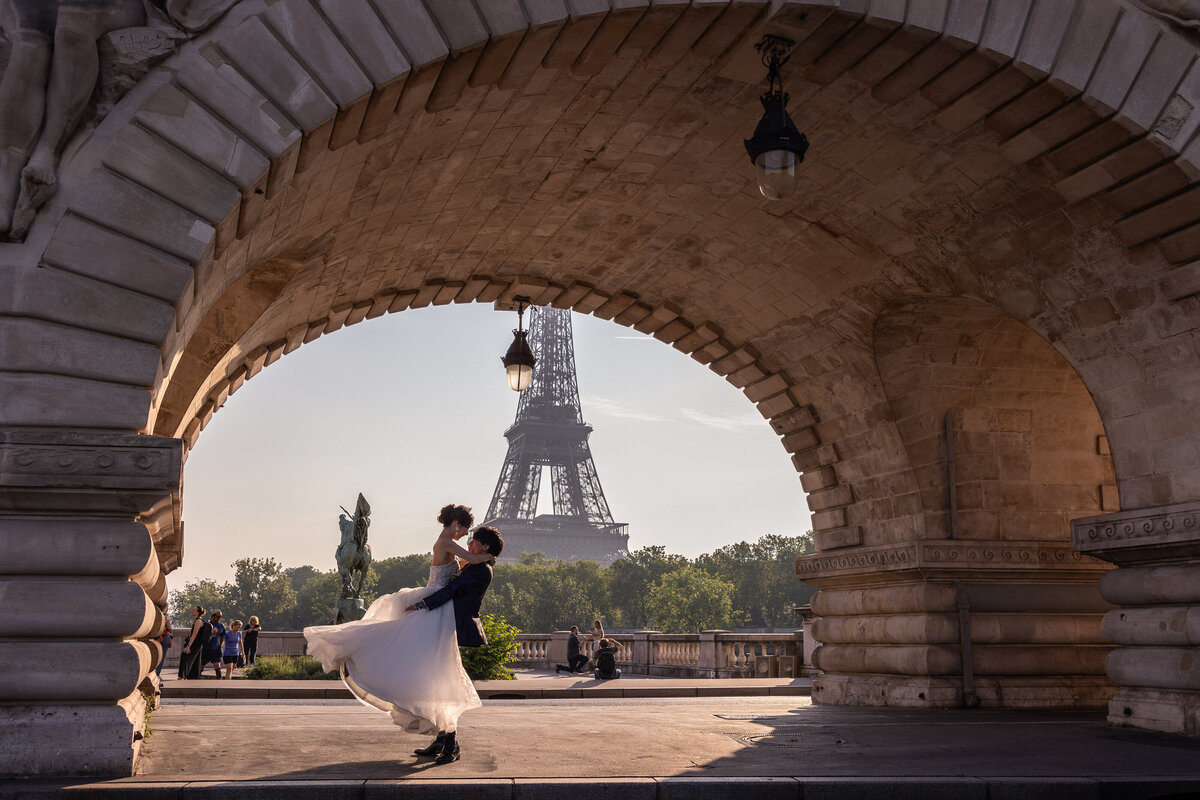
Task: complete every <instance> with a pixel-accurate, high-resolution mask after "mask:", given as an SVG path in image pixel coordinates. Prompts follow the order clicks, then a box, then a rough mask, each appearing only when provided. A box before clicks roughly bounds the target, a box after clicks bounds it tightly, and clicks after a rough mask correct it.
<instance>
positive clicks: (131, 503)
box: [0, 430, 183, 517]
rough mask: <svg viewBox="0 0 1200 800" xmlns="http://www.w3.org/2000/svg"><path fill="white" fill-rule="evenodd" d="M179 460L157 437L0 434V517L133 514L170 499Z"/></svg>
mask: <svg viewBox="0 0 1200 800" xmlns="http://www.w3.org/2000/svg"><path fill="white" fill-rule="evenodd" d="M182 454H183V442H182V441H180V440H179V439H168V438H164V437H161V436H134V435H127V434H105V433H82V432H72V431H43V430H0V486H3V487H4V490H3V491H2V492H0V512H32V513H37V512H44V511H47V510H49V509H50V508H52V509H53V510H54V511H55V512H57V513H61V512H64V511H66V512H95V513H114V512H116V513H128V514H130V515H131V517H132V516H136V515H137V514H139V513H141V512H142V511H144V510H146V509H149V508H151V507H153V506H155V505H156V504H158V503H159V502H161V501H162V499H163V498H164V497H178V494H179V489H180V482H181V480H182V470H183V459H182ZM50 498H53V499H52V500H51V499H50ZM175 504H176V505H177V504H178V501H177V500H176V501H175ZM175 516H176V517H177V516H178V515H175Z"/></svg>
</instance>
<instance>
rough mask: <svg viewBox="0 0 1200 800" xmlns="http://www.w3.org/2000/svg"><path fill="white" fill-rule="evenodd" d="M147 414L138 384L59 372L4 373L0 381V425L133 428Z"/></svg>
mask: <svg viewBox="0 0 1200 800" xmlns="http://www.w3.org/2000/svg"><path fill="white" fill-rule="evenodd" d="M149 414H150V392H148V391H146V390H145V389H143V388H140V387H134V386H122V385H120V384H115V383H110V382H107V381H103V382H101V381H92V380H84V379H80V378H68V377H62V376H58V375H8V376H6V377H5V379H4V381H3V382H2V383H0V425H4V426H11V427H34V428H58V427H62V428H65V427H84V428H98V429H102V430H104V429H107V430H117V431H129V432H136V431H140V430H142V429H143V428H144V427H145V425H146V420H147V418H148V416H149Z"/></svg>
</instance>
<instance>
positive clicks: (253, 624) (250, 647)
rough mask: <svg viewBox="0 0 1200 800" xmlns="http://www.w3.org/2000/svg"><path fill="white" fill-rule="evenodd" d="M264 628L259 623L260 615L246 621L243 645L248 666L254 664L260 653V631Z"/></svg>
mask: <svg viewBox="0 0 1200 800" xmlns="http://www.w3.org/2000/svg"><path fill="white" fill-rule="evenodd" d="M261 630H262V626H261V625H259V624H258V617H251V618H250V621H249V622H248V623H246V627H245V629H244V630H243V633H244V634H245V637H244V638H243V640H242V646H243V648H244V649H245V651H246V666H247V667H253V666H254V656H255V655H256V654H257V653H258V632H259V631H261Z"/></svg>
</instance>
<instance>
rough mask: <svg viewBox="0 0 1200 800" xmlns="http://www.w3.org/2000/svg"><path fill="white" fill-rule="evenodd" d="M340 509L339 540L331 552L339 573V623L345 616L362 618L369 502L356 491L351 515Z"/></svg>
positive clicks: (368, 555)
mask: <svg viewBox="0 0 1200 800" xmlns="http://www.w3.org/2000/svg"><path fill="white" fill-rule="evenodd" d="M342 511H343V512H345V513H343V514H340V515H338V529H339V530H341V532H342V541H341V543H340V544H338V547H337V551H336V553H335V557H336V558H337V566H338V574H339V575H341V577H342V594H341V597H340V599H339V600H338V604H337V621H338V622H339V623H340V622H345V621H346V620H348V619H362V615H363V613H364V612H365V608H364V606H365V604H364V603H363V601H362V597H361V594H362V588H363V584H364V583H365V582H366V580H367V569H368V568H369V567H370V566H371V546H370V545H369V544H367V528H369V527H370V526H371V506H370V504H369V503H367V499H366V498H365V497H363V496H362V494H359V495H358V504H357V505H356V506H355V508H354V519H350V518H349V517H348V516H347V514H349V513H350V512H348V511H346V509H345V508H343V509H342Z"/></svg>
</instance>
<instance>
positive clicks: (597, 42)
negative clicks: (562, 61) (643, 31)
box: [571, 0, 650, 75]
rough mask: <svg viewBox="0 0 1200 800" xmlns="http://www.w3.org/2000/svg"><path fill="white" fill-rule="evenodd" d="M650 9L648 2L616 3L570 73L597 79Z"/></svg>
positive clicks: (616, 1)
mask: <svg viewBox="0 0 1200 800" xmlns="http://www.w3.org/2000/svg"><path fill="white" fill-rule="evenodd" d="M649 5H650V2H649V0H613V3H612V11H610V12H609V14H608V15H607V16H606V17H605V18H604V21H603V22H601V23H600V27H599V28H597V29H596V33H595V34H593V35H592V38H591V39H589V40H588V43H587V45H585V46H584V48H583V51H582V52H580V54H579V58H577V59H575V63H574V64H572V65H571V72H573V73H575V74H576V75H595V74H597V73H599V72H600V71H601V70H602V69H604V67H605V65H607V64H608V62H609V59H611V58H612V57H613V54H614V53H616V51H617V48H618V47H619V46H620V45H621V43H622V42H624V41H625V37H627V36H628V35H629V32H630V31H632V30H633V28H634V26H635V25H637V23H638V20H639V19H641V17H642V14H643V13H645V11H646V7H647V6H649Z"/></svg>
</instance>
